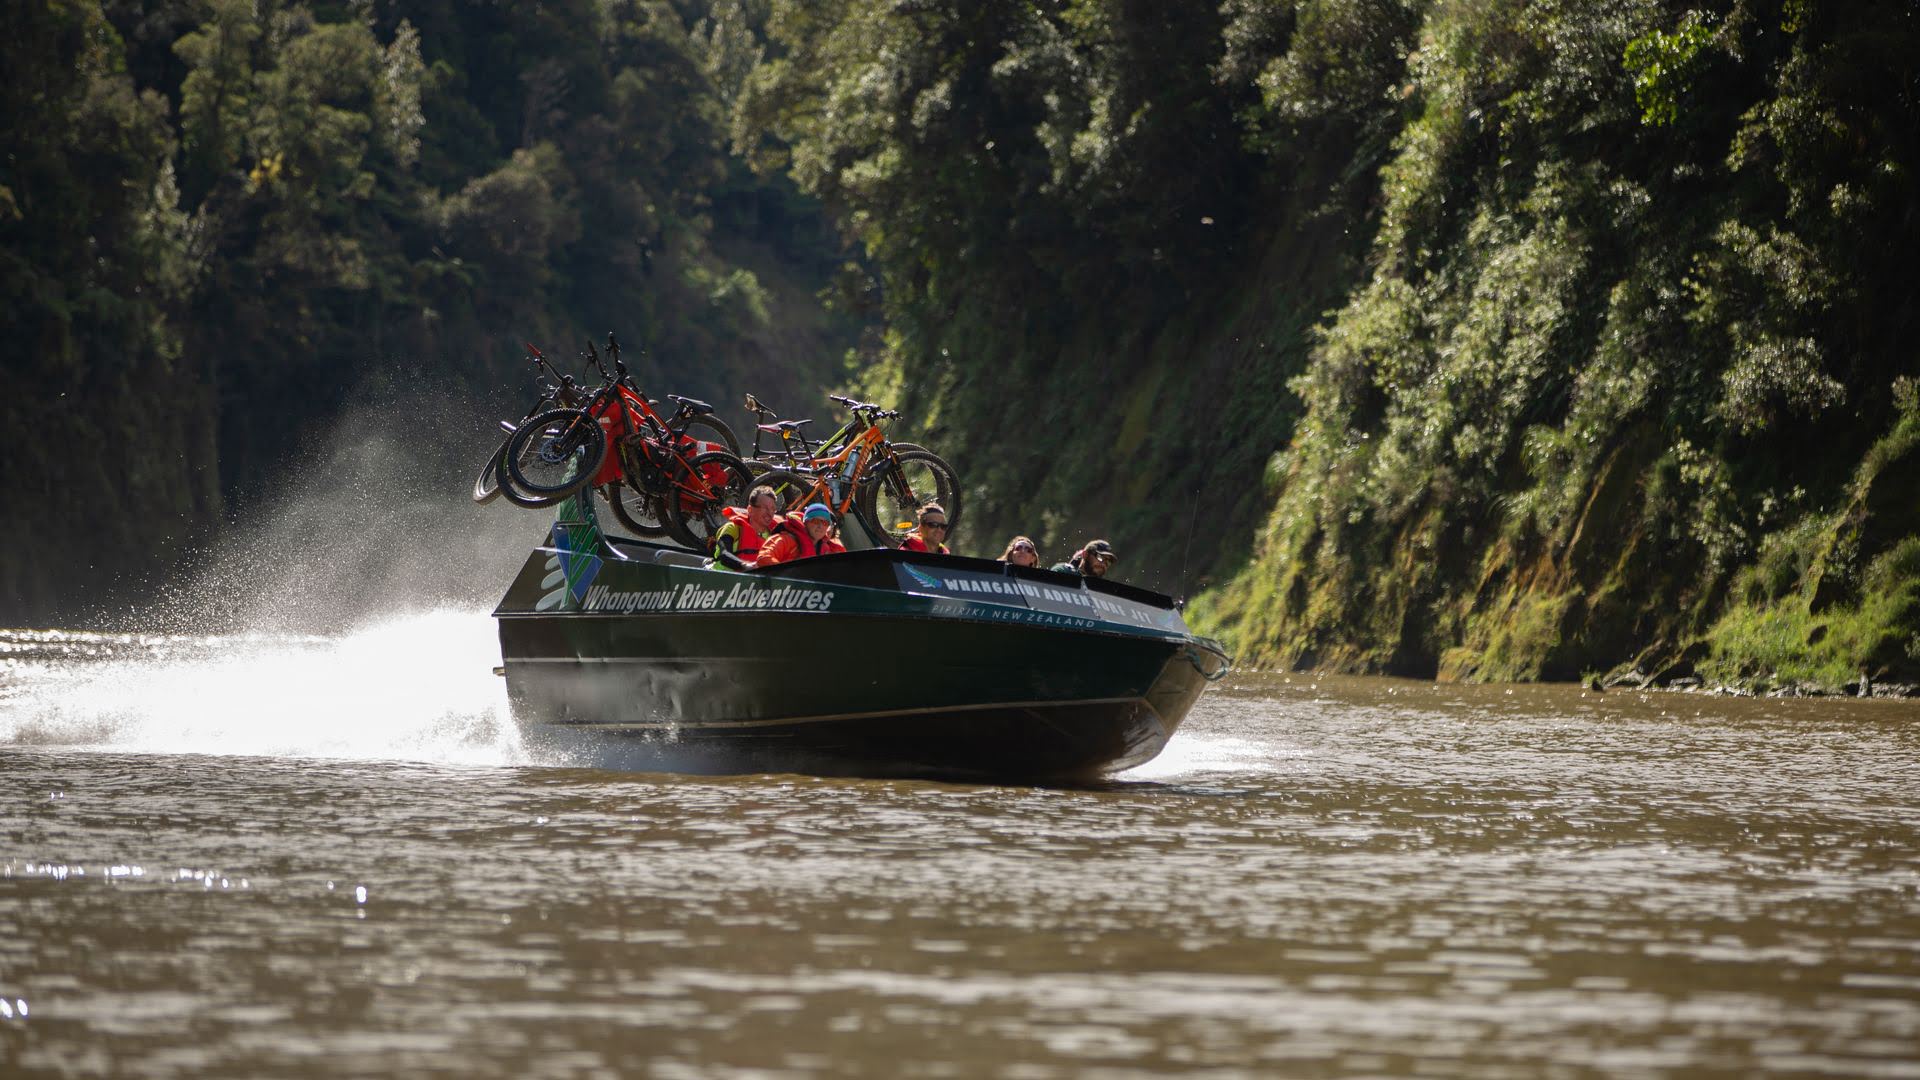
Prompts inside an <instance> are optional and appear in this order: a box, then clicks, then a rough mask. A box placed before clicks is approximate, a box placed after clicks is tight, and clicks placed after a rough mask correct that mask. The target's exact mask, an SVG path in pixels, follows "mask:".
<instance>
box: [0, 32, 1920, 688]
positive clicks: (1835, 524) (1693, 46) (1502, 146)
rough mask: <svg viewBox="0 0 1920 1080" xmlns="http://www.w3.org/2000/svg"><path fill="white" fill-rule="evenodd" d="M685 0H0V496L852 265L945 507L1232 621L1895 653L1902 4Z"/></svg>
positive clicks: (717, 350) (146, 480)
mask: <svg viewBox="0 0 1920 1080" xmlns="http://www.w3.org/2000/svg"><path fill="white" fill-rule="evenodd" d="M676 2H677V3H679V4H680V6H674V5H673V4H668V3H665V2H656V3H651V4H648V3H638V2H631V0H625V2H616V0H597V2H592V0H574V2H572V3H568V4H561V5H549V6H542V7H539V8H532V9H523V8H518V7H509V6H506V5H499V4H482V5H453V4H449V3H445V2H440V3H433V2H421V3H405V4H401V3H372V4H366V3H361V4H355V5H352V6H350V7H346V8H336V7H332V6H327V5H318V6H313V7H308V8H301V7H277V6H274V5H257V6H244V5H235V4H232V3H229V2H226V0H221V2H210V3H180V4H173V5H165V4H163V5H158V6H154V7H146V8H134V7H131V6H122V5H120V4H114V3H110V4H108V5H106V7H105V9H104V11H102V10H98V9H95V8H93V7H90V6H88V5H84V4H83V5H78V6H40V5H35V6H30V7H28V8H24V9H18V10H10V11H9V14H8V15H7V16H6V19H7V20H8V24H7V26H6V27H5V28H6V29H7V30H8V31H9V36H8V41H7V43H6V44H5V45H4V47H5V48H6V49H7V50H8V58H9V61H10V64H12V65H13V66H12V67H10V71H12V70H18V71H19V72H21V73H23V77H19V78H10V80H9V82H8V83H7V89H6V94H7V95H8V96H7V100H6V102H5V104H6V106H7V109H6V113H5V115H4V117H3V118H0V123H4V124H5V125H6V128H5V140H6V145H7V147H8V148H9V156H8V158H7V162H6V164H5V166H4V168H5V172H4V174H0V231H4V238H5V252H6V262H5V264H4V270H3V271H0V272H4V274H5V281H4V284H5V289H6V294H7V296H8V297H9V298H10V300H11V299H12V298H15V297H24V298H29V300H28V301H26V302H16V303H10V304H9V311H8V315H7V319H8V323H7V326H6V327H5V329H7V330H8V331H10V332H11V333H10V334H9V338H10V340H14V341H19V342H31V343H32V346H31V348H30V349H28V350H27V351H24V352H22V354H21V355H20V356H19V357H18V358H17V359H14V358H10V359H9V361H8V369H9V373H10V376H11V375H12V374H13V373H15V372H18V373H19V374H20V375H21V376H23V377H22V378H21V379H19V380H18V381H19V382H20V383H21V385H23V386H24V387H25V388H26V392H24V393H15V394H11V395H9V396H8V400H6V401H5V402H4V403H0V408H4V409H6V410H8V412H7V423H8V426H9V429H10V430H16V429H20V428H18V427H16V426H17V425H19V426H28V425H31V426H34V427H35V429H36V430H37V431H38V432H41V433H44V434H45V436H48V437H45V438H35V439H32V440H30V441H29V442H28V444H27V445H28V455H29V465H28V467H26V468H16V469H13V470H10V472H11V474H12V475H11V476H10V480H9V482H10V483H11V484H13V485H14V486H15V487H18V486H20V485H26V487H27V490H26V491H24V492H21V493H20V494H17V495H13V494H10V495H9V498H10V503H11V504H12V505H23V504H24V505H26V506H28V507H30V508H33V509H32V512H31V513H29V514H28V515H27V516H24V517H21V518H18V519H13V518H9V519H8V524H7V529H8V530H10V531H9V533H8V534H7V535H6V536H4V537H0V545H4V547H5V549H6V550H8V551H9V552H13V551H19V550H23V549H29V548H31V547H32V543H33V540H34V538H38V537H43V536H46V535H48V533H49V531H51V532H53V533H55V534H66V533H70V532H71V531H72V527H73V526H74V525H75V524H76V523H77V522H80V521H86V520H91V518H92V515H89V513H88V511H89V508H90V506H89V504H91V503H98V502H100V501H102V500H104V499H118V500H120V501H121V502H123V503H124V504H126V505H127V506H129V507H130V508H131V509H132V511H133V513H132V514H130V515H126V516H125V520H127V521H131V522H133V523H134V524H132V525H115V526H113V528H120V529H123V530H124V529H137V530H139V539H140V540H141V542H142V544H143V545H144V550H149V551H165V550H169V546H172V547H174V548H177V547H178V546H180V545H184V544H186V543H188V542H190V541H191V540H192V539H194V538H195V537H197V536H200V535H204V533H205V532H206V531H208V530H209V529H211V528H212V527H213V524H214V522H215V521H217V519H218V517H219V515H220V513H221V512H222V511H221V507H222V503H223V499H224V500H231V499H232V497H233V496H234V495H235V494H236V493H244V492H246V491H248V490H250V489H252V488H254V487H257V486H259V485H260V484H262V483H265V482H266V481H267V480H268V479H269V478H270V477H272V476H273V475H275V473H276V470H278V469H279V468H280V467H281V465H282V464H283V463H284V461H285V460H286V458H287V455H288V454H289V453H290V452H291V450H292V448H294V447H296V446H297V445H299V435H300V433H301V432H302V431H303V430H307V429H311V428H313V427H315V426H317V425H322V424H325V423H326V422H328V420H329V418H330V417H332V416H334V415H335V414H336V413H337V412H338V411H339V409H340V407H341V406H342V404H343V403H344V402H345V401H346V400H347V398H348V396H349V395H350V394H353V393H360V392H364V391H363V389H362V388H364V386H365V385H366V384H367V380H368V379H369V377H372V376H378V375H379V373H380V372H382V371H383V370H385V365H386V364H388V363H389V362H390V361H391V360H394V359H406V360H408V361H411V362H423V363H424V365H425V367H426V368H427V370H429V371H457V372H461V373H467V374H463V375H462V376H461V377H462V378H466V379H467V381H469V382H472V381H474V379H473V378H470V377H469V375H470V373H472V372H475V371H478V372H482V373H486V374H485V375H484V376H483V377H481V378H480V381H482V382H484V381H485V379H486V378H495V379H497V377H498V374H499V372H501V371H504V370H506V369H507V368H508V367H509V366H510V365H511V362H512V359H513V355H512V354H513V352H514V350H513V341H514V339H515V338H516V336H519V335H551V336H554V337H564V336H566V335H568V334H574V333H577V332H578V331H579V329H580V328H581V327H582V326H585V327H597V326H599V325H601V324H611V325H619V326H621V327H623V328H631V333H632V334H633V335H634V336H635V337H644V338H645V339H646V340H647V341H648V342H649V343H650V344H651V345H652V346H653V347H654V350H655V360H656V362H657V364H658V365H659V367H660V368H661V369H663V372H664V374H666V375H668V376H671V377H672V378H673V379H675V380H679V381H683V382H684V384H685V385H691V386H695V387H729V388H730V387H733V386H736V385H740V384H741V382H742V381H743V380H744V379H745V373H747V372H751V373H752V375H753V378H752V379H751V380H745V381H749V382H750V383H751V385H752V386H753V387H755V388H758V389H761V390H766V391H768V392H769V394H770V396H774V397H778V396H780V395H782V394H784V393H788V392H792V393H800V392H801V391H802V390H803V389H806V390H807V391H808V392H809V393H810V392H811V391H810V389H809V388H810V387H811V386H812V385H817V383H818V382H819V381H821V380H822V379H824V378H828V377H830V375H829V374H826V373H830V372H832V371H835V370H837V368H836V365H837V364H838V363H839V354H840V352H841V350H842V349H843V348H845V346H846V344H847V343H849V342H851V341H852V340H854V339H853V336H852V335H851V333H849V332H848V331H849V328H854V327H858V326H861V325H865V324H871V325H874V326H877V327H878V330H877V332H875V333H872V334H869V335H867V336H866V337H864V338H861V339H860V341H859V346H858V350H857V355H856V357H855V360H856V365H857V375H856V377H857V378H858V379H860V380H861V381H863V383H864V386H865V389H866V390H867V391H868V392H869V393H870V394H871V395H873V396H875V397H878V398H881V399H883V400H886V401H888V402H890V403H892V404H896V405H899V406H901V407H903V408H904V409H906V410H907V413H908V416H909V426H910V428H911V429H912V430H911V434H912V435H913V436H915V437H917V438H918V439H919V441H923V442H927V443H929V444H931V445H934V446H935V447H936V448H938V449H939V450H940V451H941V452H942V453H943V454H945V455H946V456H947V457H948V458H949V459H950V460H952V461H954V462H955V464H956V465H957V466H959V470H960V472H961V476H962V480H963V483H964V484H965V485H966V488H967V496H968V498H967V504H966V520H965V522H964V525H963V531H962V533H961V535H960V536H958V537H956V538H955V540H956V542H957V543H958V545H959V546H960V548H961V549H962V550H966V551H971V552H975V553H994V552H997V551H998V550H999V546H1000V543H1001V541H1002V540H1003V539H1004V537H1005V536H1006V535H1007V534H1010V533H1013V532H1025V533H1030V534H1032V535H1035V536H1037V537H1039V538H1040V539H1041V541H1042V546H1043V547H1044V548H1045V550H1046V554H1047V555H1048V556H1049V557H1050V558H1052V557H1064V556H1065V555H1066V554H1068V553H1069V552H1070V551H1071V550H1072V548H1073V547H1074V546H1075V545H1076V544H1077V543H1079V542H1080V541H1082V540H1084V539H1086V538H1088V537H1091V536H1094V535H1106V536H1108V537H1110V538H1112V539H1113V540H1114V541H1115V543H1116V544H1117V546H1118V547H1119V548H1120V549H1121V551H1122V563H1121V571H1122V573H1123V575H1124V576H1126V577H1127V578H1129V579H1130V580H1135V581H1140V582H1144V583H1146V584H1150V585H1158V586H1160V587H1163V588H1167V589H1169V590H1170V591H1180V592H1184V591H1187V590H1188V589H1189V588H1191V587H1205V586H1211V587H1210V588H1207V590H1206V591H1205V592H1204V593H1203V594H1202V595H1201V596H1200V597H1199V599H1198V600H1197V602H1196V605H1195V607H1194V609H1193V612H1194V615H1195V616H1196V618H1197V619H1198V621H1200V622H1201V624H1202V625H1204V626H1207V627H1209V628H1213V629H1216V630H1218V631H1220V632H1222V633H1224V634H1226V635H1228V636H1229V638H1230V639H1231V641H1232V642H1233V643H1234V644H1235V645H1236V647H1237V648H1239V649H1240V650H1241V651H1242V652H1243V654H1244V655H1245V656H1246V657H1247V658H1248V659H1249V660H1250V661H1252V662H1254V663H1260V664H1275V663H1277V664H1286V665H1317V666H1325V667H1336V668H1343V669H1352V670H1370V671H1392V672H1400V673H1406V674H1421V675H1434V674H1440V675H1446V676H1450V677H1464V678H1543V677H1544V678H1571V677H1577V676H1580V675H1582V674H1584V673H1589V672H1603V671H1608V670H1611V669H1614V668H1616V667H1623V666H1630V665H1638V666H1639V667H1640V668H1641V670H1643V671H1644V672H1646V673H1647V674H1649V675H1660V676H1664V677H1672V676H1675V675H1679V674H1683V673H1686V672H1689V671H1693V670H1697V671H1698V672H1699V673H1700V674H1702V675H1703V676H1706V677H1711V678H1719V679H1727V680H1741V681H1747V682H1756V683H1764V682H1769V681H1782V682H1786V681H1801V682H1813V683H1821V684H1824V685H1830V686H1831V685H1838V684H1841V683H1844V682H1846V681H1849V680H1852V679H1856V678H1858V676H1859V675H1860V674H1861V673H1862V672H1865V673H1866V674H1867V675H1868V676H1869V677H1870V678H1872V679H1874V680H1876V681H1883V680H1886V679H1889V678H1891V679H1896V680H1906V681H1916V680H1920V561H1917V559H1916V554H1915V552H1916V550H1920V519H1916V513H1917V511H1916V509H1915V508H1916V507H1920V462H1916V461H1915V459H1914V453H1915V452H1916V451H1915V447H1916V446H1920V434H1916V432H1920V391H1917V390H1916V385H1917V384H1916V380H1917V379H1920V360H1916V354H1915V353H1914V351H1913V349H1912V348H1911V347H1910V346H1909V345H1908V344H1907V339H1908V337H1909V335H1910V334H1911V333H1912V331H1913V330H1914V329H1915V322H1916V314H1917V313H1916V296H1915V293H1914V291H1913V290H1912V289H1911V288H1910V287H1909V286H1907V285H1905V283H1904V282H1905V278H1904V274H1903V271H1904V268H1905V265H1906V263H1907V262H1908V261H1910V259H1911V251H1912V250H1913V249H1914V247H1915V243H1914V242H1915V240H1916V239H1920V219H1917V218H1916V208H1920V198H1916V196H1917V195H1920V191H1917V190H1916V180H1915V169H1916V167H1920V15H1916V12H1915V10H1914V9H1913V7H1912V5H1911V4H1908V3H1903V2H1892V0H1877V2H1876V0H1867V2H1861V3H1853V4H1845V5H1842V4H1837V3H1832V2H1828V0H1772V2H1762V0H1716V2H1710V3H1709V2H1695V3H1669V2H1660V0H1622V2H1619V3H1611V4H1598V3H1590V2H1573V0H1475V2H1466V0H1225V2H1223V3H1215V2H1211V0H1210V2H1206V3H1197V4H1186V5H1180V4H1164V3H1146V2H1142V0H1048V2H1033V0H970V2H966V3H959V2H951V0H908V2H899V0H848V2H846V3H842V4H831V5H828V4H818V3H810V2H806V0H711V2H709V3H702V4H695V3H694V2H693V0H684V2H682V0H676ZM16 57H17V63H15V60H16ZM729 141H730V143H731V151H732V153H731V154H729V153H728V146H727V145H726V144H727V143H728V142H729ZM807 199H813V200H818V205H820V206H823V207H824V208H825V211H826V214H827V216H828V218H830V219H831V220H832V221H833V222H834V223H835V224H836V225H837V226H838V233H837V235H835V234H832V233H823V232H822V231H820V230H819V229H817V228H815V223H816V221H817V219H816V218H815V217H814V216H812V215H811V214H810V213H809V212H808V211H807V210H806V209H805V207H806V206H810V205H814V204H812V203H809V202H806V201H805V200H807ZM829 285H830V287H827V288H824V289H823V290H822V291H821V295H822V296H824V297H826V298H827V300H828V306H829V307H830V308H831V310H832V312H833V314H832V315H829V314H828V313H826V312H823V311H821V310H819V307H818V305H817V304H816V303H815V302H814V300H813V296H812V295H811V294H812V292H813V290H815V289H819V288H821V287H822V286H829ZM836 330H838V332H839V333H838V336H836ZM392 377H393V378H395V379H398V378H401V377H402V376H400V375H394V376H392ZM62 392H65V393H66V394H67V397H65V398H62V397H60V396H58V395H59V394H60V393H62ZM82 395H84V396H85V398H86V400H87V401H88V402H89V406H88V407H86V408H71V407H68V406H67V405H66V403H67V402H69V401H73V400H75V399H76V398H78V397H80V396H82ZM801 400H802V401H805V400H807V399H806V398H802V399H801ZM290 401H291V402H298V403H299V407H298V408H297V409H289V408H288V407H287V403H288V402H290ZM782 407H783V408H786V407H787V406H785V405H784V404H783V405H782ZM802 408H809V406H806V405H797V406H794V407H792V409H791V411H799V410H800V409H802ZM74 445H81V446H85V447H89V448H93V447H99V446H103V445H104V446H108V447H128V446H135V445H141V446H157V447H163V448H164V453H160V454H150V453H138V452H133V451H131V450H116V451H109V452H104V453H103V452H97V451H89V452H87V453H83V454H81V455H79V459H78V463H76V459H75V457H74V455H73V452H72V451H71V449H70V448H71V447H72V446H74ZM61 470H65V471H61ZM76 470H77V471H76ZM42 507H44V508H46V512H45V516H41V514H40V512H39V508H42ZM133 539H134V538H133V536H132V535H130V534H127V533H125V532H122V533H121V534H119V535H114V534H113V533H112V531H111V529H109V530H106V531H104V532H102V533H101V534H99V535H96V536H91V537H89V538H87V539H85V540H83V541H81V542H80V543H81V544H82V545H83V546H84V545H86V544H92V545H95V549H89V550H88V551H87V552H85V554H87V555H88V557H94V556H95V555H97V554H100V553H106V552H111V551H121V550H124V549H125V548H126V547H127V546H128V545H129V544H130V543H131V542H132V541H133ZM96 549H97V550H96ZM45 565H46V564H45V563H44V562H42V563H35V562H33V561H32V560H28V561H26V562H19V561H10V562H9V564H8V574H9V575H11V576H10V578H9V580H8V581H7V582H6V583H5V586H6V588H7V589H8V590H9V592H10V594H14V595H19V594H22V593H28V594H31V595H48V596H50V595H55V594H56V593H55V592H47V591H46V590H48V589H54V590H57V588H58V586H57V585H46V584H43V583H42V579H43V577H44V575H43V572H42V570H41V569H40V568H42V567H44V566H45ZM35 589H39V590H42V591H41V592H40V593H33V591H32V590H35Z"/></svg>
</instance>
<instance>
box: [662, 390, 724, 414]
mask: <svg viewBox="0 0 1920 1080" xmlns="http://www.w3.org/2000/svg"><path fill="white" fill-rule="evenodd" d="M667 396H668V397H670V398H672V399H673V400H674V402H675V404H678V405H679V406H680V407H681V408H683V409H685V410H687V411H688V412H690V413H698V414H700V415H702V416H704V415H706V414H707V413H710V412H712V411H713V406H711V405H709V404H707V403H706V402H704V401H695V400H694V399H693V398H690V397H681V396H680V395H679V394H668V395H667Z"/></svg>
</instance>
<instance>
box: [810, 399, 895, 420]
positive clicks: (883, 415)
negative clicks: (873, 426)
mask: <svg viewBox="0 0 1920 1080" xmlns="http://www.w3.org/2000/svg"><path fill="white" fill-rule="evenodd" d="M827 400H828V401H836V402H839V403H840V404H842V405H845V406H846V407H847V411H848V412H853V413H863V412H868V413H872V414H873V416H874V419H876V420H897V419H899V418H900V410H898V409H889V408H887V407H886V406H884V405H875V404H874V403H873V402H871V401H855V400H854V399H852V398H850V397H841V396H840V395H839V394H828V395H827Z"/></svg>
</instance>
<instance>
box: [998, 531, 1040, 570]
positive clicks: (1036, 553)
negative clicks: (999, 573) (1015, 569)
mask: <svg viewBox="0 0 1920 1080" xmlns="http://www.w3.org/2000/svg"><path fill="white" fill-rule="evenodd" d="M1000 561H1001V562H1003V563H1012V564H1013V565H1015V566H1025V567H1029V568H1031V567H1035V566H1038V565H1040V549H1039V548H1037V547H1035V546H1034V544H1033V541H1032V540H1031V539H1029V538H1028V537H1025V536H1016V537H1014V538H1013V539H1011V540H1009V541H1007V550H1005V551H1003V552H1001V553H1000Z"/></svg>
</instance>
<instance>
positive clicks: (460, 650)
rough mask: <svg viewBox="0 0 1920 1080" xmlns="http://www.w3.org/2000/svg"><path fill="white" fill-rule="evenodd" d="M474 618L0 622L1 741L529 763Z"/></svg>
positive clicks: (489, 634) (490, 630)
mask: <svg viewBox="0 0 1920 1080" xmlns="http://www.w3.org/2000/svg"><path fill="white" fill-rule="evenodd" d="M499 657H500V650H499V642H498V640H497V639H496V638H495V636H494V627H493V620H492V619H491V618H489V617H488V616H487V615H486V614H485V613H484V612H476V611H455V610H435V611H428V612H420V613H411V614H403V615H393V616H389V617H387V618H385V619H381V620H379V621H375V622H372V623H369V624H367V625H365V626H363V627H361V628H359V629H356V630H353V631H350V632H347V633H344V634H340V635H333V636H315V635H295V634H239V635H226V636H204V635H184V634H138V633H133V634H100V633H83V632H75V631H62V630H0V747H4V746H27V745H31V746H56V747H67V748H75V749H91V750H114V751H127V752H135V753H167V754H193V753H200V754H231V755H259V756H289V757H332V758H389V759H404V760H415V761H432V762H442V763H449V764H456V763H457V764H482V765H484V764H519V763H524V762H526V761H527V754H526V752H525V750H524V748H523V747H522V745H521V742H520V737H519V733H518V730H517V728H516V727H515V725H514V724H513V721H512V718H511V715H510V713H509V711H508V709H507V701H506V691H505V688H504V687H503V686H502V685H501V680H500V679H499V678H498V677H496V676H495V675H493V673H492V671H493V667H494V665H496V664H498V663H499V662H500V660H499Z"/></svg>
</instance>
